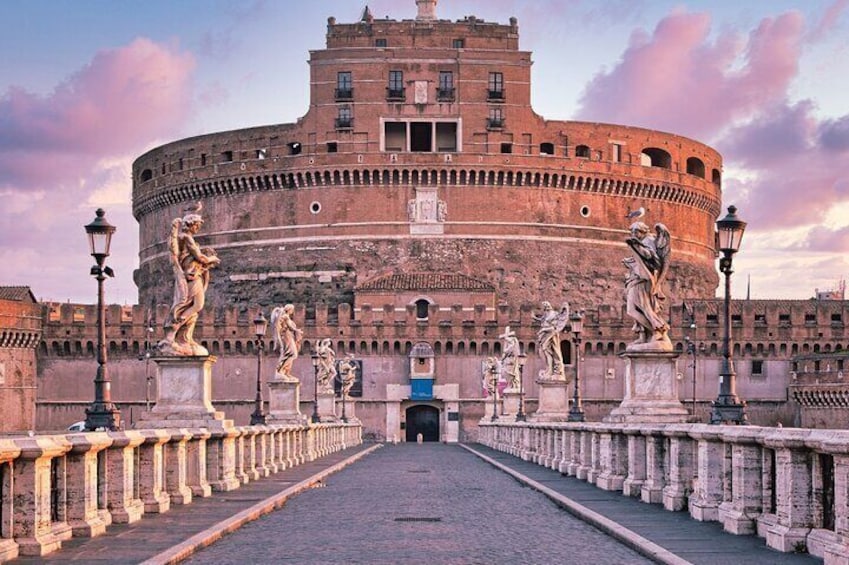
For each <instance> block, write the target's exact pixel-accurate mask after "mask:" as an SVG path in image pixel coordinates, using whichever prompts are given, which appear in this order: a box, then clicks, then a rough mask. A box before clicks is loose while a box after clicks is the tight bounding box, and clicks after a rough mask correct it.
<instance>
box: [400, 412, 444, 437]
mask: <svg viewBox="0 0 849 565" xmlns="http://www.w3.org/2000/svg"><path fill="white" fill-rule="evenodd" d="M418 434H422V439H424V441H439V410H438V409H436V408H434V407H433V406H427V405H425V404H419V405H417V406H410V407H409V408H407V441H411V442H413V441H416V436H417V435H418Z"/></svg>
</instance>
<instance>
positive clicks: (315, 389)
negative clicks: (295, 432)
mask: <svg viewBox="0 0 849 565" xmlns="http://www.w3.org/2000/svg"><path fill="white" fill-rule="evenodd" d="M312 370H313V374H314V375H315V379H314V380H313V389H312V418H311V420H312V421H313V423H316V424H317V423H319V422H321V416H319V415H318V353H316V352H315V351H313V352H312Z"/></svg>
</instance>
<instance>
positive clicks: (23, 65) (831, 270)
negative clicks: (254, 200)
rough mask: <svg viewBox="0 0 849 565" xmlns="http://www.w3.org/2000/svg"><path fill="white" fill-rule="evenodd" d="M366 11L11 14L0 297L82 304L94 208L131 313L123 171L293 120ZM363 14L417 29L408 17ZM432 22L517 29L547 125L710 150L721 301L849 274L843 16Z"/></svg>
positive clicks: (618, 13) (662, 7)
mask: <svg viewBox="0 0 849 565" xmlns="http://www.w3.org/2000/svg"><path fill="white" fill-rule="evenodd" d="M365 4H366V2H363V1H353V0H310V1H309V2H295V1H291V0H286V1H283V0H254V1H241V2H233V1H223V0H6V1H5V2H4V3H3V8H4V10H3V19H4V21H6V22H7V25H5V26H4V32H3V34H0V53H3V56H2V57H0V285H28V286H30V287H31V288H32V289H33V292H34V293H35V295H36V297H37V298H39V299H41V300H58V301H68V300H70V301H71V302H82V303H92V302H94V301H95V300H96V283H95V281H94V280H93V278H92V277H90V276H89V268H90V266H91V264H92V263H93V260H92V258H91V257H90V256H89V255H88V244H87V240H86V236H85V231H84V229H83V226H84V225H85V224H87V223H89V222H90V221H92V220H93V219H94V217H95V215H94V212H95V209H97V208H98V207H103V208H104V209H106V218H107V220H109V221H110V222H111V223H113V224H114V225H116V226H117V232H116V234H115V236H114V239H113V246H112V256H111V257H110V258H109V259H108V264H109V265H110V266H111V267H112V268H113V269H114V270H115V273H116V276H115V278H114V279H112V280H109V281H108V282H107V284H106V300H107V302H109V303H122V304H133V303H135V302H136V300H137V292H136V287H135V284H134V283H133V270H134V269H135V268H136V267H137V266H138V235H137V233H138V224H137V223H136V221H135V219H134V218H133V217H132V214H131V191H132V181H131V166H132V161H133V160H134V159H135V158H136V157H138V156H139V155H141V154H142V153H144V152H145V151H147V150H148V149H151V148H153V147H156V146H158V145H161V144H163V143H167V142H169V141H173V140H176V139H181V138H184V137H189V136H192V135H198V134H204V133H211V132H216V131H224V130H230V129H240V128H244V127H250V126H257V125H266V124H277V123H288V122H294V121H295V120H296V119H297V118H298V117H300V116H302V115H303V114H305V113H306V111H307V108H308V104H309V101H308V85H309V70H308V65H307V59H308V57H309V50H311V49H321V48H323V47H324V34H325V30H326V24H327V18H328V17H329V16H335V17H336V18H337V21H339V22H340V23H347V22H354V21H357V20H359V17H360V15H361V13H362V10H363V7H364V6H365ZM368 5H369V7H370V8H371V11H372V13H373V14H374V16H375V17H377V18H381V17H384V16H389V17H391V18H393V19H404V18H413V17H415V14H416V7H415V2H414V0H371V1H369V2H368ZM437 14H438V16H439V17H440V18H445V19H452V20H456V19H461V18H463V17H465V16H468V15H475V16H477V17H478V18H482V19H484V20H486V21H495V22H499V23H504V24H506V23H508V21H509V19H510V17H511V16H515V17H517V18H518V22H519V35H520V40H519V43H520V48H521V49H523V50H529V51H533V53H534V54H533V61H534V65H533V71H532V80H533V85H532V104H533V106H534V109H535V111H536V112H538V113H539V114H541V115H543V116H544V117H546V118H548V119H555V120H569V119H574V120H588V121H599V122H609V123H619V124H625V125H632V126H641V127H646V128H651V129H657V130H663V131H669V132H673V133H676V134H680V135H684V136H687V137H690V138H693V139H696V140H698V141H701V142H704V143H707V144H709V145H711V146H712V147H714V148H716V149H717V150H718V151H719V152H720V153H721V154H722V155H723V158H724V174H723V206H724V207H727V206H728V205H731V204H734V205H736V206H737V207H738V209H739V212H738V214H739V216H740V217H741V218H742V219H744V220H745V221H747V222H748V228H747V230H746V234H745V237H744V239H743V244H742V249H741V251H740V252H739V253H738V254H737V255H736V256H735V260H734V270H735V275H734V278H733V291H732V294H733V296H735V297H743V296H745V294H746V292H747V285H748V284H749V281H751V283H750V288H751V297H752V298H771V299H804V298H810V297H812V296H813V294H814V290H815V289H817V288H819V289H821V290H823V289H827V288H833V287H835V286H836V285H837V284H838V281H839V280H841V279H843V278H845V277H846V276H847V274H849V41H847V39H848V38H849V0H796V1H790V0H744V1H740V0H733V1H729V0H704V1H696V0H692V1H677V2H676V1H667V0H604V1H602V0H533V1H531V0H440V1H439V4H438V6H437ZM648 219H649V220H650V221H655V220H654V219H651V218H648ZM720 292H721V290H720Z"/></svg>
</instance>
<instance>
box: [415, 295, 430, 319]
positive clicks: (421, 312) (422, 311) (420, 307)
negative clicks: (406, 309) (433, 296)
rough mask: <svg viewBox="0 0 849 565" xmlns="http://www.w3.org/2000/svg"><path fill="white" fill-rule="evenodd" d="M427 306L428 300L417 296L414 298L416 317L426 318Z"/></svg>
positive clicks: (428, 304)
mask: <svg viewBox="0 0 849 565" xmlns="http://www.w3.org/2000/svg"><path fill="white" fill-rule="evenodd" d="M428 306H430V302H428V301H427V300H425V299H424V298H419V299H418V300H416V319H418V320H427V316H428V312H427V308H428Z"/></svg>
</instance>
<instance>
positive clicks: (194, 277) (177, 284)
mask: <svg viewBox="0 0 849 565" xmlns="http://www.w3.org/2000/svg"><path fill="white" fill-rule="evenodd" d="M201 207H202V205H201V203H200V202H198V203H197V206H195V207H194V208H189V209H187V210H185V213H184V215H183V217H182V218H175V219H174V220H173V221H172V222H171V232H170V234H169V237H168V251H169V254H170V257H171V268H172V270H173V273H174V300H173V303H172V305H171V312H170V313H169V315H168V317H167V319H166V321H165V338H164V339H163V340H162V341H160V342H159V345H158V349H159V351H160V353H162V354H164V355H178V356H192V355H209V351H207V349H206V348H205V347H203V346H202V345H200V344H199V343H197V342H196V341H195V340H194V332H195V324H196V323H197V319H198V314H199V313H200V311H201V310H203V305H204V301H205V299H206V289H207V287H208V286H209V270H210V269H211V268H213V267H216V266H218V264H219V263H220V262H221V260H220V259H219V258H218V256H217V255H216V254H215V251H213V250H212V249H210V248H209V247H203V248H202V247H200V246H199V245H198V244H197V242H196V241H195V235H196V234H197V233H198V231H200V228H201V226H202V225H203V218H202V217H201V215H200V211H201Z"/></svg>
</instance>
